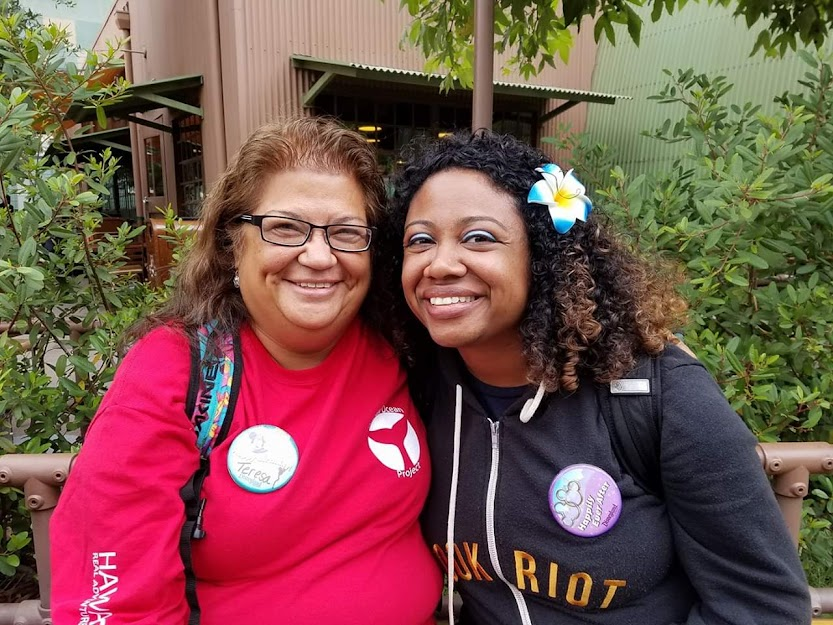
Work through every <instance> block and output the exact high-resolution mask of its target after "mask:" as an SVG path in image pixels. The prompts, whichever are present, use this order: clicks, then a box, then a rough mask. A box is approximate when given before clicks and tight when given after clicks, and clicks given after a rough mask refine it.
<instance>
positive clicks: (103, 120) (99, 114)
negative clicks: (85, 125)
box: [95, 105, 107, 128]
mask: <svg viewBox="0 0 833 625" xmlns="http://www.w3.org/2000/svg"><path fill="white" fill-rule="evenodd" d="M95 119H96V121H97V122H98V125H99V126H101V127H102V128H107V113H105V112H104V107H103V106H100V105H97V106H96V107H95Z"/></svg>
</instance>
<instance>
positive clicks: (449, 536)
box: [445, 384, 463, 625]
mask: <svg viewBox="0 0 833 625" xmlns="http://www.w3.org/2000/svg"><path fill="white" fill-rule="evenodd" d="M462 414H463V387H462V386H460V385H459V384H458V385H457V392H456V397H455V400H454V455H453V457H452V460H451V492H450V493H449V495H448V525H447V527H446V545H445V549H446V556H447V558H448V571H447V572H446V574H447V576H448V625H454V515H455V512H456V511H457V481H458V478H459V477H460V426H461V417H462Z"/></svg>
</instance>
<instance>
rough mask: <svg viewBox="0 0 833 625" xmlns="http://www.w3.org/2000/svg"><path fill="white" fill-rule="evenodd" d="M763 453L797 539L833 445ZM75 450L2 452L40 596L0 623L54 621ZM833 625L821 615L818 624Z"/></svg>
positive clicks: (830, 608) (831, 605) (785, 446)
mask: <svg viewBox="0 0 833 625" xmlns="http://www.w3.org/2000/svg"><path fill="white" fill-rule="evenodd" d="M758 456H759V457H760V458H761V462H762V464H763V467H764V470H765V471H766V472H767V473H768V474H769V475H771V476H772V478H773V479H772V487H773V490H774V491H775V497H776V499H777V500H778V505H779V506H780V508H781V513H782V514H783V515H784V520H785V521H786V523H787V527H788V528H789V530H790V534H791V536H792V537H793V540H794V541H795V543H796V544H797V543H798V531H799V528H800V526H801V501H802V499H803V498H804V497H805V496H806V495H807V492H808V490H809V479H810V475H812V474H828V475H833V445H831V444H829V443H762V444H760V445H758ZM74 458H75V455H74V454H37V455H36V454H8V455H5V456H0V486H11V487H14V488H17V489H21V490H22V491H23V495H24V500H25V502H26V507H27V508H28V509H29V511H30V513H31V515H32V535H33V542H34V546H35V558H36V561H37V570H38V585H39V588H40V599H39V600H37V599H35V600H30V601H23V602H21V603H5V604H0V625H47V624H49V625H51V623H52V621H51V619H50V603H49V596H50V588H51V578H50V574H49V570H50V566H49V519H50V518H51V517H52V511H53V510H54V509H55V506H56V505H57V503H58V497H59V495H60V492H61V488H62V487H63V485H64V482H66V480H67V477H68V476H69V473H70V469H71V468H72V462H73V459H74ZM810 596H811V599H812V607H813V616H814V617H820V616H821V615H822V614H827V613H833V588H811V589H810ZM822 624H830V625H833V619H819V620H817V621H814V625H822Z"/></svg>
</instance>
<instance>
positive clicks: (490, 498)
mask: <svg viewBox="0 0 833 625" xmlns="http://www.w3.org/2000/svg"><path fill="white" fill-rule="evenodd" d="M488 421H489V428H490V429H491V431H492V464H491V468H490V469H489V488H488V490H487V492H486V542H487V544H488V547H489V559H490V560H491V561H492V568H494V570H495V574H496V575H497V576H498V579H500V581H502V582H503V583H504V584H506V586H507V587H508V588H509V590H510V591H511V592H512V596H513V597H515V603H517V604H518V613H519V614H520V616H521V624H522V625H532V619H531V618H530V616H529V609H528V608H527V607H526V601H524V597H523V595H522V594H521V591H520V590H518V588H517V586H515V585H514V584H510V583H509V581H507V579H506V578H505V577H504V576H503V570H502V569H501V568H500V561H499V560H498V556H497V539H496V537H495V493H496V491H497V476H498V471H499V470H500V423H499V422H495V421H492V420H491V419H489V420H488Z"/></svg>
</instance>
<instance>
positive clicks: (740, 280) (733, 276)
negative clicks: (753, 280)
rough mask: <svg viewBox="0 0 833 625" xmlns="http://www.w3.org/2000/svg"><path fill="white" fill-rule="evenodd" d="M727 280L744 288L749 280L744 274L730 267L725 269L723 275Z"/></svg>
mask: <svg viewBox="0 0 833 625" xmlns="http://www.w3.org/2000/svg"><path fill="white" fill-rule="evenodd" d="M723 277H724V278H725V279H726V281H727V282H731V283H732V284H735V285H737V286H742V287H744V288H746V287H748V286H749V280H748V279H747V278H746V276H744V275H741V274H739V273H738V272H737V271H735V270H733V269H730V270H729V271H727V272H726V273H725V274H724V276H723Z"/></svg>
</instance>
